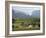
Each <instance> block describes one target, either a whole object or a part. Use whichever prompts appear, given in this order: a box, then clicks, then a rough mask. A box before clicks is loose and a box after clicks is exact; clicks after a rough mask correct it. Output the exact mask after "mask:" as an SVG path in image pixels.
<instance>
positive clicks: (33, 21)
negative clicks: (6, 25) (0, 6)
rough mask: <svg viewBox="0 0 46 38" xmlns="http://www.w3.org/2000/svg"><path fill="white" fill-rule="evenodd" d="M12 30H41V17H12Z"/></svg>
mask: <svg viewBox="0 0 46 38" xmlns="http://www.w3.org/2000/svg"><path fill="white" fill-rule="evenodd" d="M12 30H13V31H22V30H40V18H37V17H36V18H35V17H32V18H15V19H12Z"/></svg>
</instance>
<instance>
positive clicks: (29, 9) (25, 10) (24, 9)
mask: <svg viewBox="0 0 46 38" xmlns="http://www.w3.org/2000/svg"><path fill="white" fill-rule="evenodd" d="M12 9H13V10H14V11H15V10H17V11H21V12H22V13H25V14H27V15H30V16H31V15H32V11H34V10H40V8H39V7H19V6H13V7H12Z"/></svg>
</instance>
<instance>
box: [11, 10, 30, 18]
mask: <svg viewBox="0 0 46 38" xmlns="http://www.w3.org/2000/svg"><path fill="white" fill-rule="evenodd" d="M12 17H13V18H30V15H27V14H25V13H23V12H21V11H17V10H15V11H14V10H12Z"/></svg>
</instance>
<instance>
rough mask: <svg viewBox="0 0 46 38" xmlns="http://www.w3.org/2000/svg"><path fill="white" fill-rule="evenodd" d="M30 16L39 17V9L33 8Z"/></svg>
mask: <svg viewBox="0 0 46 38" xmlns="http://www.w3.org/2000/svg"><path fill="white" fill-rule="evenodd" d="M31 17H40V10H34V11H33V12H32V15H31Z"/></svg>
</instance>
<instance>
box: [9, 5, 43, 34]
mask: <svg viewBox="0 0 46 38" xmlns="http://www.w3.org/2000/svg"><path fill="white" fill-rule="evenodd" d="M12 6H20V7H40V30H31V31H30V30H29V31H12ZM42 11H43V7H42V6H40V5H22V4H10V8H9V15H10V20H9V21H10V26H9V27H10V28H9V34H26V33H43V12H42Z"/></svg>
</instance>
